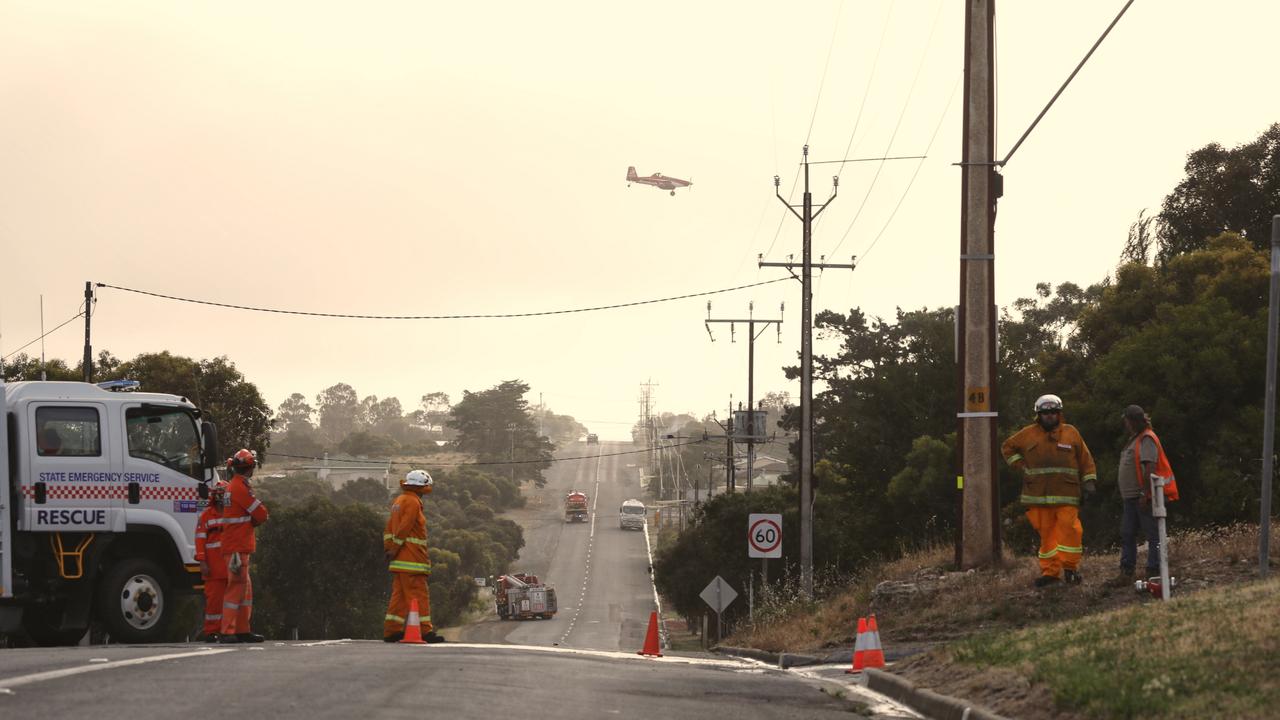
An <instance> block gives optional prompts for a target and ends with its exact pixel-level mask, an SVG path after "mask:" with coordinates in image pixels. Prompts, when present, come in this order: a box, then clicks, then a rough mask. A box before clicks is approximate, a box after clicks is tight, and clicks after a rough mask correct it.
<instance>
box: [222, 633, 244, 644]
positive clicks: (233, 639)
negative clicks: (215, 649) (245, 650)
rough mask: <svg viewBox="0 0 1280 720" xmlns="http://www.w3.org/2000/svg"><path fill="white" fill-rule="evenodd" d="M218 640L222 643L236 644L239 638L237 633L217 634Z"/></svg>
mask: <svg viewBox="0 0 1280 720" xmlns="http://www.w3.org/2000/svg"><path fill="white" fill-rule="evenodd" d="M218 642H219V643H221V644H223V645H237V644H239V643H240V642H241V640H240V636H239V635H219V636H218Z"/></svg>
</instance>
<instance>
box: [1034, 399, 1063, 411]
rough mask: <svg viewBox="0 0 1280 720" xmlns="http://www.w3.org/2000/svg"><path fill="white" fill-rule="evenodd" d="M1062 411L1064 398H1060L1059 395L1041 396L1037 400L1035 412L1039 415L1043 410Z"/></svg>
mask: <svg viewBox="0 0 1280 720" xmlns="http://www.w3.org/2000/svg"><path fill="white" fill-rule="evenodd" d="M1061 409H1062V398H1060V397H1058V396H1057V395H1041V396H1040V397H1038V398H1036V407H1035V411H1036V412H1037V413H1039V412H1041V411H1042V410H1061Z"/></svg>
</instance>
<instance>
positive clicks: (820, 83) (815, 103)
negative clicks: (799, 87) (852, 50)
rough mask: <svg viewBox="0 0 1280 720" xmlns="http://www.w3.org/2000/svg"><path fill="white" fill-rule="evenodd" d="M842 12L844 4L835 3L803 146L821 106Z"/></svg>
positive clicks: (811, 134)
mask: <svg viewBox="0 0 1280 720" xmlns="http://www.w3.org/2000/svg"><path fill="white" fill-rule="evenodd" d="M843 12H844V3H843V2H838V3H836V19H835V22H834V23H832V26H831V42H830V44H828V45H827V60H826V62H824V63H822V78H821V79H820V80H818V96H817V97H815V98H814V99H813V115H812V116H811V117H810V118H809V131H808V132H807V133H805V136H804V144H805V145H808V144H809V138H810V137H812V136H813V124H814V123H815V122H817V120H818V106H819V105H821V104H822V89H823V88H824V87H826V84H827V69H828V68H830V67H831V51H832V50H835V48H836V34H837V33H838V32H839V31H840V14H841V13H843Z"/></svg>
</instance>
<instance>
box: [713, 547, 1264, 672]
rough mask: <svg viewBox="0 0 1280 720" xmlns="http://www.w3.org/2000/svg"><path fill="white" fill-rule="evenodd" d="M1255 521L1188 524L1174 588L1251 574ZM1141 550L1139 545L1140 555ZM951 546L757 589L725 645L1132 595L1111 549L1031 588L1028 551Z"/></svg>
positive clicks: (923, 624) (1093, 608)
mask: <svg viewBox="0 0 1280 720" xmlns="http://www.w3.org/2000/svg"><path fill="white" fill-rule="evenodd" d="M1277 530H1280V527H1277V529H1276V530H1273V531H1272V550H1271V556H1272V558H1273V560H1272V563H1273V566H1274V565H1275V564H1276V563H1277V561H1280V534H1278V533H1277ZM1257 538H1258V535H1257V526H1256V525H1247V524H1238V525H1233V526H1230V527H1225V528H1217V529H1212V530H1190V531H1184V532H1180V533H1176V534H1174V536H1173V537H1172V538H1171V539H1170V541H1169V545H1170V550H1171V555H1170V558H1171V561H1170V571H1171V574H1172V575H1173V576H1174V577H1176V578H1177V581H1178V586H1179V589H1180V592H1183V593H1185V592H1191V591H1197V590H1202V589H1204V588H1209V587H1217V586H1222V585H1229V584H1232V583H1236V582H1241V581H1244V580H1249V579H1252V578H1256V577H1257V575H1258V566H1257V562H1258V546H1257V543H1258V539H1257ZM1144 558H1145V555H1144V553H1143V552H1140V553H1139V561H1140V562H1141V561H1143V560H1144ZM953 560H954V549H953V548H952V547H951V546H935V547H931V548H928V549H925V550H922V551H918V552H915V553H911V554H908V555H905V556H903V557H901V558H899V559H897V560H894V561H892V562H888V563H885V564H883V565H880V566H878V567H875V568H873V569H872V570H870V571H868V572H866V573H863V574H862V575H861V576H859V577H857V578H854V579H852V580H845V581H843V582H834V581H833V582H828V583H827V585H826V586H825V587H822V586H821V584H819V585H820V586H819V587H818V596H819V600H818V601H817V602H814V603H806V602H804V601H803V600H802V599H801V598H800V597H799V593H798V592H797V591H795V589H794V588H789V587H784V588H783V590H782V591H781V592H777V593H775V597H773V598H758V599H757V603H758V608H760V609H758V610H757V618H756V620H757V621H756V624H755V627H754V628H752V627H746V628H740V629H738V631H737V632H736V633H735V634H734V635H733V636H732V637H730V638H729V639H728V640H726V644H733V645H738V646H744V647H755V648H760V649H763V650H769V651H772V652H800V653H804V652H809V653H812V652H818V651H821V650H823V649H829V648H833V647H841V646H851V645H852V644H853V641H854V634H855V632H856V628H857V621H858V617H859V616H863V615H868V614H870V613H875V614H876V618H877V621H878V622H879V625H880V634H881V638H882V639H883V640H885V641H886V642H898V643H926V644H928V643H938V642H947V641H951V640H955V639H959V638H964V637H968V636H970V635H973V634H975V633H979V632H985V631H990V630H996V629H1013V628H1021V627H1025V626H1028V625H1034V624H1037V623H1043V622H1051V621H1054V620H1060V619H1062V618H1067V617H1079V616H1083V615H1089V614H1093V613H1097V612H1101V611H1104V610H1109V609H1113V608H1118V607H1124V606H1128V605H1133V604H1135V603H1140V602H1142V601H1143V600H1144V596H1143V595H1139V594H1138V593H1135V592H1134V590H1133V587H1132V585H1131V584H1130V585H1128V586H1120V587H1110V586H1108V585H1107V581H1108V580H1110V579H1111V578H1113V577H1115V574H1116V571H1117V568H1118V567H1119V563H1120V559H1119V552H1118V551H1116V552H1110V553H1104V554H1097V553H1087V554H1086V555H1085V558H1084V561H1083V563H1082V564H1081V572H1082V573H1083V574H1084V576H1085V582H1084V584H1083V585H1082V586H1081V587H1079V588H1065V587H1055V588H1050V589H1048V590H1036V589H1034V588H1033V587H1032V584H1031V583H1032V581H1033V580H1035V579H1036V577H1038V576H1039V574H1040V573H1039V568H1038V566H1037V564H1036V561H1035V559H1034V558H1033V557H1026V556H1018V555H1015V554H1014V553H1013V552H1012V550H1011V549H1009V548H1006V549H1005V563H1004V566H1003V567H1000V568H997V569H994V570H984V571H981V572H975V571H970V572H964V573H961V572H950V571H949V568H951V567H952V563H953ZM884 581H889V582H898V583H915V584H916V585H917V586H918V587H919V588H920V592H919V593H917V594H914V595H910V596H897V597H891V596H883V595H877V594H876V593H875V592H874V591H875V588H876V586H877V585H879V584H880V583H881V582H884Z"/></svg>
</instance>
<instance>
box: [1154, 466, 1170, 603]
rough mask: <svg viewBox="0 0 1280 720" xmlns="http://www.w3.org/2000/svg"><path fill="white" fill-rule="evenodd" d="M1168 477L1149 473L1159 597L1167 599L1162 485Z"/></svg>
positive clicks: (1167, 565) (1166, 543) (1167, 579)
mask: <svg viewBox="0 0 1280 720" xmlns="http://www.w3.org/2000/svg"><path fill="white" fill-rule="evenodd" d="M1167 482H1169V479H1168V478H1162V477H1160V476H1159V475H1156V474H1155V473H1151V516H1152V517H1154V518H1155V519H1156V537H1157V538H1158V542H1159V543H1160V599H1161V600H1168V599H1169V589H1170V588H1169V536H1168V535H1167V534H1166V533H1165V525H1164V519H1165V517H1167V515H1168V514H1167V513H1166V512H1165V506H1164V486H1165V483H1167Z"/></svg>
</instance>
